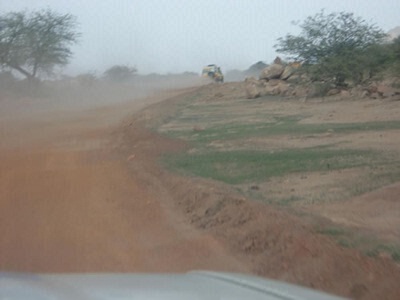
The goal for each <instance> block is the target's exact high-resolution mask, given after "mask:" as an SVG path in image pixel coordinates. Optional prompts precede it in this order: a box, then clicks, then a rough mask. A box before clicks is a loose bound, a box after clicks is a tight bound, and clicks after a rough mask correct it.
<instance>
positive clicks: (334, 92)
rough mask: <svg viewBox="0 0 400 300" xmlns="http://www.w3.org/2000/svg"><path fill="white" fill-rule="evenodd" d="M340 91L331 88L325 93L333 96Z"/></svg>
mask: <svg viewBox="0 0 400 300" xmlns="http://www.w3.org/2000/svg"><path fill="white" fill-rule="evenodd" d="M339 93H340V90H339V89H331V90H329V91H328V93H326V95H327V96H333V95H337V94H339Z"/></svg>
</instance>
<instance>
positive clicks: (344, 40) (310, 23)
mask: <svg viewBox="0 0 400 300" xmlns="http://www.w3.org/2000/svg"><path fill="white" fill-rule="evenodd" d="M300 28H301V32H300V34H299V35H297V36H295V35H291V34H288V35H286V36H285V37H283V38H279V39H278V43H277V44H276V45H275V48H276V50H277V51H278V52H281V53H284V54H287V55H288V57H289V58H290V59H294V60H297V61H302V62H303V66H304V67H305V68H304V69H305V70H306V71H307V72H308V73H309V74H310V75H312V77H314V78H318V79H320V80H325V81H333V82H335V83H336V84H337V85H341V84H344V81H345V80H346V79H350V80H352V81H353V82H356V83H358V82H360V81H362V80H363V78H364V77H365V75H364V73H365V72H366V71H367V72H370V71H372V72H373V71H374V70H375V69H376V66H377V61H376V59H375V57H374V55H373V54H374V53H376V45H379V44H380V43H382V42H383V40H384V37H385V36H386V35H385V34H384V32H383V31H382V30H381V29H379V28H377V27H376V26H375V25H374V24H368V23H367V22H366V21H365V20H363V19H361V18H359V17H355V16H354V14H352V13H347V12H339V13H330V14H325V12H324V11H323V10H322V11H321V12H319V13H317V14H316V15H314V16H310V17H308V18H307V19H306V20H305V21H303V23H301V24H300ZM379 59H382V57H379Z"/></svg>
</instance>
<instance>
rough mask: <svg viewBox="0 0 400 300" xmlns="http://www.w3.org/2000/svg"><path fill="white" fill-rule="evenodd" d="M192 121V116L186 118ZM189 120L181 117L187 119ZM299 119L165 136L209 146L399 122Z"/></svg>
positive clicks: (395, 126) (365, 128) (398, 124)
mask: <svg viewBox="0 0 400 300" xmlns="http://www.w3.org/2000/svg"><path fill="white" fill-rule="evenodd" d="M190 118H191V119H192V120H196V117H195V116H193V117H190ZM190 118H187V119H186V118H184V120H189V119H190ZM301 118H302V117H301V116H286V117H276V116H275V117H274V119H273V121H271V122H263V123H261V122H257V123H253V124H241V123H229V124H223V125H214V126H212V125H210V124H209V125H208V126H207V127H206V128H205V129H204V130H202V131H199V132H194V131H193V130H191V128H190V129H189V130H188V129H186V130H179V131H174V130H170V131H167V135H169V136H171V137H174V138H181V139H185V140H189V141H194V142H200V143H209V142H211V141H214V140H236V139H243V138H250V137H257V136H276V135H312V134H322V133H326V132H335V133H350V132H357V131H379V130H388V129H400V121H384V122H366V123H335V124H327V123H323V124H301V123H298V122H299V121H300V120H301Z"/></svg>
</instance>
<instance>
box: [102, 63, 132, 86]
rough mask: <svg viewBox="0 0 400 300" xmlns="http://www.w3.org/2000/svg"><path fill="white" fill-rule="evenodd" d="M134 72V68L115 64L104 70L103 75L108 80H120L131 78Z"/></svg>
mask: <svg viewBox="0 0 400 300" xmlns="http://www.w3.org/2000/svg"><path fill="white" fill-rule="evenodd" d="M136 72H137V70H136V68H132V67H128V66H124V65H115V66H112V67H111V68H109V69H107V70H106V71H105V72H104V77H105V78H106V79H107V80H110V81H117V82H121V81H126V80H129V79H131V78H132V77H133V76H134V75H135V74H136Z"/></svg>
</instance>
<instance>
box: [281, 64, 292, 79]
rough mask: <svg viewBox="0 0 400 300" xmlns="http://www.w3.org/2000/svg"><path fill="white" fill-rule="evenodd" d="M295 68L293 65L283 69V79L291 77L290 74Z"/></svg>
mask: <svg viewBox="0 0 400 300" xmlns="http://www.w3.org/2000/svg"><path fill="white" fill-rule="evenodd" d="M294 71H295V69H294V68H293V67H291V66H286V67H285V69H284V70H283V73H282V74H281V79H282V80H287V79H289V77H290V76H292V75H293V73H294Z"/></svg>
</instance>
